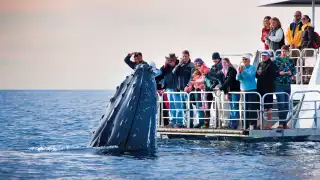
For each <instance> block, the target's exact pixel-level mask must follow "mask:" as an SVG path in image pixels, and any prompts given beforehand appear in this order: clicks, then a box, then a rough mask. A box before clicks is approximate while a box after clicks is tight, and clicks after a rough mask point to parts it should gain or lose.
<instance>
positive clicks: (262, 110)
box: [259, 95, 265, 130]
mask: <svg viewBox="0 0 320 180" xmlns="http://www.w3.org/2000/svg"><path fill="white" fill-rule="evenodd" d="M259 97H260V117H259V120H260V130H262V129H263V119H264V118H263V112H264V98H265V95H264V96H263V97H262V98H261V96H259Z"/></svg>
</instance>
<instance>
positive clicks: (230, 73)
mask: <svg viewBox="0 0 320 180" xmlns="http://www.w3.org/2000/svg"><path fill="white" fill-rule="evenodd" d="M219 76H222V78H221V79H223V80H222V83H221V84H219V85H218V88H219V90H220V91H223V92H224V94H225V99H226V100H230V109H231V110H232V111H231V112H230V117H229V119H234V120H230V123H229V128H231V129H237V128H238V125H239V118H240V114H239V101H240V94H236V93H235V94H233V93H232V92H240V82H239V81H238V80H236V76H237V70H236V69H235V68H234V67H233V65H232V64H231V63H230V60H229V59H228V58H223V59H222V69H221V71H220V73H219Z"/></svg>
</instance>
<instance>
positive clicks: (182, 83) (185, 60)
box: [172, 50, 195, 124]
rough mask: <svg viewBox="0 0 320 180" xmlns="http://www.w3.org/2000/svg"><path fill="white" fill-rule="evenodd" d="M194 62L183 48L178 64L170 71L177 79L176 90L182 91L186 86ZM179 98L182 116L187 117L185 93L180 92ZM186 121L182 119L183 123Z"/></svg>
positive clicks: (192, 70)
mask: <svg viewBox="0 0 320 180" xmlns="http://www.w3.org/2000/svg"><path fill="white" fill-rule="evenodd" d="M194 69H195V68H194V64H193V62H191V59H190V53H189V51H187V50H184V51H183V52H182V58H181V59H180V61H179V64H178V65H177V66H176V67H175V68H174V69H173V71H172V73H173V74H174V75H175V77H176V79H177V90H178V92H183V91H184V88H185V87H187V86H188V83H189V82H190V80H191V76H192V73H193V72H194ZM180 99H181V101H182V102H181V105H182V109H183V110H182V112H183V114H184V115H183V117H187V116H185V115H186V113H188V112H187V111H186V109H187V104H186V102H187V96H186V94H185V93H181V94H180ZM186 122H187V121H186V120H184V124H185V123H186Z"/></svg>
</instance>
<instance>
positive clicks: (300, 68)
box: [258, 48, 317, 84]
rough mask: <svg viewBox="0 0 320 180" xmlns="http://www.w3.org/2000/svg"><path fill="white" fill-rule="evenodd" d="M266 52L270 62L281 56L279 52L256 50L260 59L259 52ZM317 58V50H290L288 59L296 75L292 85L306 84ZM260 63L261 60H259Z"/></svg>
mask: <svg viewBox="0 0 320 180" xmlns="http://www.w3.org/2000/svg"><path fill="white" fill-rule="evenodd" d="M263 51H268V52H269V54H270V57H271V59H272V60H274V59H275V57H276V56H279V55H280V54H281V50H280V49H278V50H276V51H273V50H258V52H259V54H260V57H261V52H263ZM316 56H317V50H316V49H312V48H305V49H303V50H300V49H290V58H291V59H293V61H294V62H295V67H296V71H297V74H296V75H295V76H294V80H293V83H292V84H308V83H309V81H310V78H311V76H312V71H313V67H314V65H313V64H314V63H315V60H316ZM260 61H261V60H260Z"/></svg>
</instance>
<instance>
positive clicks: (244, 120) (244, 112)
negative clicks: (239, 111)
mask: <svg viewBox="0 0 320 180" xmlns="http://www.w3.org/2000/svg"><path fill="white" fill-rule="evenodd" d="M246 120H247V117H246V94H243V129H246V127H247V126H246V124H247V123H246Z"/></svg>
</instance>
